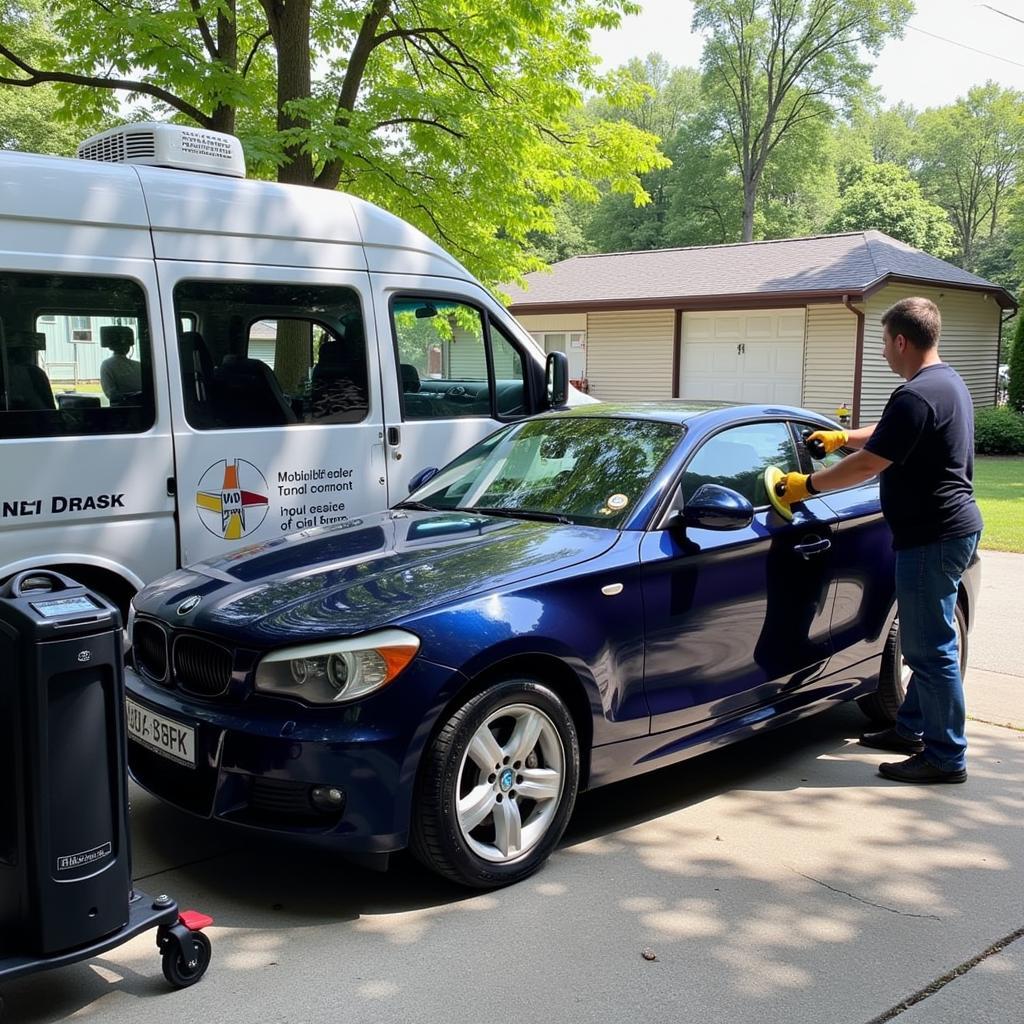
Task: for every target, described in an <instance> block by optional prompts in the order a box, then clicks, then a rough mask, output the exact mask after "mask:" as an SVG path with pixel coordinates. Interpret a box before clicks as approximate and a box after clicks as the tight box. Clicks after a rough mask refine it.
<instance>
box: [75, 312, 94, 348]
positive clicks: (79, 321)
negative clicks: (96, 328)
mask: <svg viewBox="0 0 1024 1024" xmlns="http://www.w3.org/2000/svg"><path fill="white" fill-rule="evenodd" d="M71 340H72V341H73V342H75V343H76V344H80V343H91V342H92V317H88V316H73V317H71Z"/></svg>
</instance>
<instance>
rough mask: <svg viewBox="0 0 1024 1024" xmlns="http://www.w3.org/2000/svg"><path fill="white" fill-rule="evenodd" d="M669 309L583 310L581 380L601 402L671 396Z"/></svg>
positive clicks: (672, 329)
mask: <svg viewBox="0 0 1024 1024" xmlns="http://www.w3.org/2000/svg"><path fill="white" fill-rule="evenodd" d="M674 332H675V312H674V311H673V310H671V309H658V310H641V311H623V312H608V313H588V314H587V379H588V380H589V382H590V394H591V395H593V396H594V397H595V398H598V399H600V400H601V401H603V402H635V401H646V400H650V399H661V398H671V397H672V339H673V336H674Z"/></svg>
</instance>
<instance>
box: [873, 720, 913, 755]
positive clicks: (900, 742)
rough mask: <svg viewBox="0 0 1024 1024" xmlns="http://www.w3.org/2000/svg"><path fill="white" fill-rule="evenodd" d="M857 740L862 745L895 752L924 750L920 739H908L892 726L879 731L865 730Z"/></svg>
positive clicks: (904, 752) (911, 752) (906, 752)
mask: <svg viewBox="0 0 1024 1024" xmlns="http://www.w3.org/2000/svg"><path fill="white" fill-rule="evenodd" d="M857 742H858V743H859V744H860V745H861V746H862V747H874V748H875V749H876V750H891V751H893V753H896V754H920V753H921V751H922V750H924V744H923V743H922V742H921V741H920V740H908V739H907V738H906V737H904V736H901V735H900V734H899V733H898V732H897V731H896V730H895V729H894V728H892V727H890V728H888V729H882V730H881V731H880V732H866V733H864V734H863V735H862V736H861V738H860V739H859V740H858V741H857Z"/></svg>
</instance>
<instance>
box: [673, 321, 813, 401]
mask: <svg viewBox="0 0 1024 1024" xmlns="http://www.w3.org/2000/svg"><path fill="white" fill-rule="evenodd" d="M682 345H683V351H682V358H681V360H680V366H679V394H680V397H682V398H693V399H699V400H701V401H718V402H755V403H762V402H763V403H778V404H780V405H800V403H801V387H802V382H803V373H804V310H803V309H802V308H801V309H756V310H748V311H745V312H742V313H740V312H730V313H683V341H682Z"/></svg>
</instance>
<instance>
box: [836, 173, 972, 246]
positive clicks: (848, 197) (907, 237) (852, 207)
mask: <svg viewBox="0 0 1024 1024" xmlns="http://www.w3.org/2000/svg"><path fill="white" fill-rule="evenodd" d="M871 228H874V229H876V230H878V231H884V232H885V233H886V234H887V235H892V237H893V238H898V239H899V240H900V241H901V242H906V243H907V244H908V245H912V246H914V247H915V248H917V249H923V250H924V251H925V252H928V253H931V254H932V255H933V256H938V257H939V258H940V259H944V258H946V257H947V256H949V255H951V254H952V252H953V230H952V228H951V227H950V226H949V222H948V220H947V219H946V215H945V213H944V211H943V210H942V208H941V207H940V206H937V205H936V204H935V203H930V202H928V200H927V199H925V198H924V197H923V196H922V195H921V189H920V186H919V185H918V184H917V182H915V181H914V180H913V179H912V178H911V177H910V174H909V172H908V171H906V170H904V169H903V168H902V167H898V166H897V165H896V164H869V165H867V166H866V167H864V168H862V170H861V172H860V175H859V177H857V178H855V179H854V180H853V181H852V182H851V183H850V184H849V185H848V187H847V188H846V190H845V191H844V192H843V194H842V196H841V198H840V200H839V208H838V210H837V211H836V213H835V216H834V217H833V218H832V220H831V221H830V222H829V224H828V228H827V230H829V231H863V230H868V229H871Z"/></svg>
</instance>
